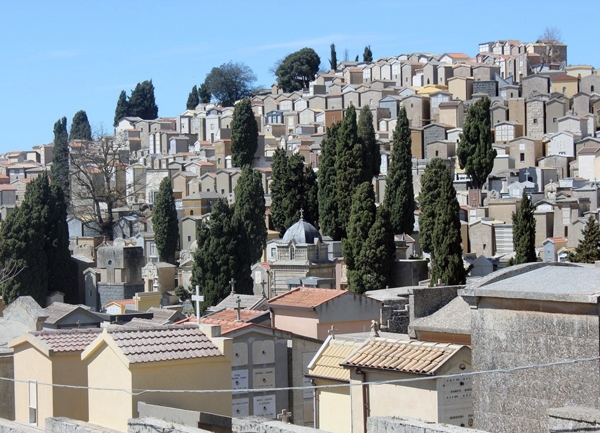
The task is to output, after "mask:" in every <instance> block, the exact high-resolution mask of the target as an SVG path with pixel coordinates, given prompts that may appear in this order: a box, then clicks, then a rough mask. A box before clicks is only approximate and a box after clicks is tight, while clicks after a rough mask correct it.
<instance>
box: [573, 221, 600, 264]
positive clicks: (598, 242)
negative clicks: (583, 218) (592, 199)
mask: <svg viewBox="0 0 600 433" xmlns="http://www.w3.org/2000/svg"><path fill="white" fill-rule="evenodd" d="M581 234H582V235H583V239H582V240H581V241H579V244H578V245H577V247H576V248H575V251H573V252H570V253H569V261H570V262H576V263H594V262H596V261H597V260H600V225H599V224H598V221H596V218H594V216H593V215H590V218H589V219H588V222H587V224H586V225H585V228H584V229H583V230H582V231H581Z"/></svg>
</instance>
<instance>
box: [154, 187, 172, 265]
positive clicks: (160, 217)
mask: <svg viewBox="0 0 600 433" xmlns="http://www.w3.org/2000/svg"><path fill="white" fill-rule="evenodd" d="M152 227H153V228H154V241H155V242H156V249H157V250H158V255H159V257H160V261H161V262H168V263H172V264H174V263H175V251H177V245H178V244H179V220H178V218H177V210H176V209H175V200H174V198H173V188H172V187H171V179H170V178H169V177H168V176H166V177H164V178H163V180H162V181H161V182H160V186H159V188H158V194H157V195H156V201H155V203H154V209H153V210H152Z"/></svg>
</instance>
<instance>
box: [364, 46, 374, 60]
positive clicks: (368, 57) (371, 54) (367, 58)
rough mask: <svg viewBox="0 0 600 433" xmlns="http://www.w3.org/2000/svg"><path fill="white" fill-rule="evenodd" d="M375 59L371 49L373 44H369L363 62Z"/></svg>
mask: <svg viewBox="0 0 600 433" xmlns="http://www.w3.org/2000/svg"><path fill="white" fill-rule="evenodd" d="M372 61H373V52H372V51H371V45H367V46H366V47H365V51H364V52H363V62H372Z"/></svg>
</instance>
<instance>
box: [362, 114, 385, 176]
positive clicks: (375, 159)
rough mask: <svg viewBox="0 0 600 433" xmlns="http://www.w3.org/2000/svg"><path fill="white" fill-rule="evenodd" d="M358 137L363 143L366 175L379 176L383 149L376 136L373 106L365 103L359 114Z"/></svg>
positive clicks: (363, 160)
mask: <svg viewBox="0 0 600 433" xmlns="http://www.w3.org/2000/svg"><path fill="white" fill-rule="evenodd" d="M357 133H358V139H359V140H360V142H361V144H362V148H363V149H362V152H361V153H362V159H361V164H362V165H363V167H365V170H366V173H365V177H366V176H368V175H370V176H377V175H378V174H379V171H380V168H381V150H380V148H379V143H378V142H377V139H376V137H375V128H374V127H373V113H372V112H371V107H369V106H368V105H364V106H363V108H361V110H360V114H359V116H358V130H357Z"/></svg>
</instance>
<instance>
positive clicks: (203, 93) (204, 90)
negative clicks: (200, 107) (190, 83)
mask: <svg viewBox="0 0 600 433" xmlns="http://www.w3.org/2000/svg"><path fill="white" fill-rule="evenodd" d="M198 97H199V98H200V102H201V103H203V104H208V103H209V102H210V98H211V96H210V91H209V90H208V87H206V84H205V83H202V84H200V87H198Z"/></svg>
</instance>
